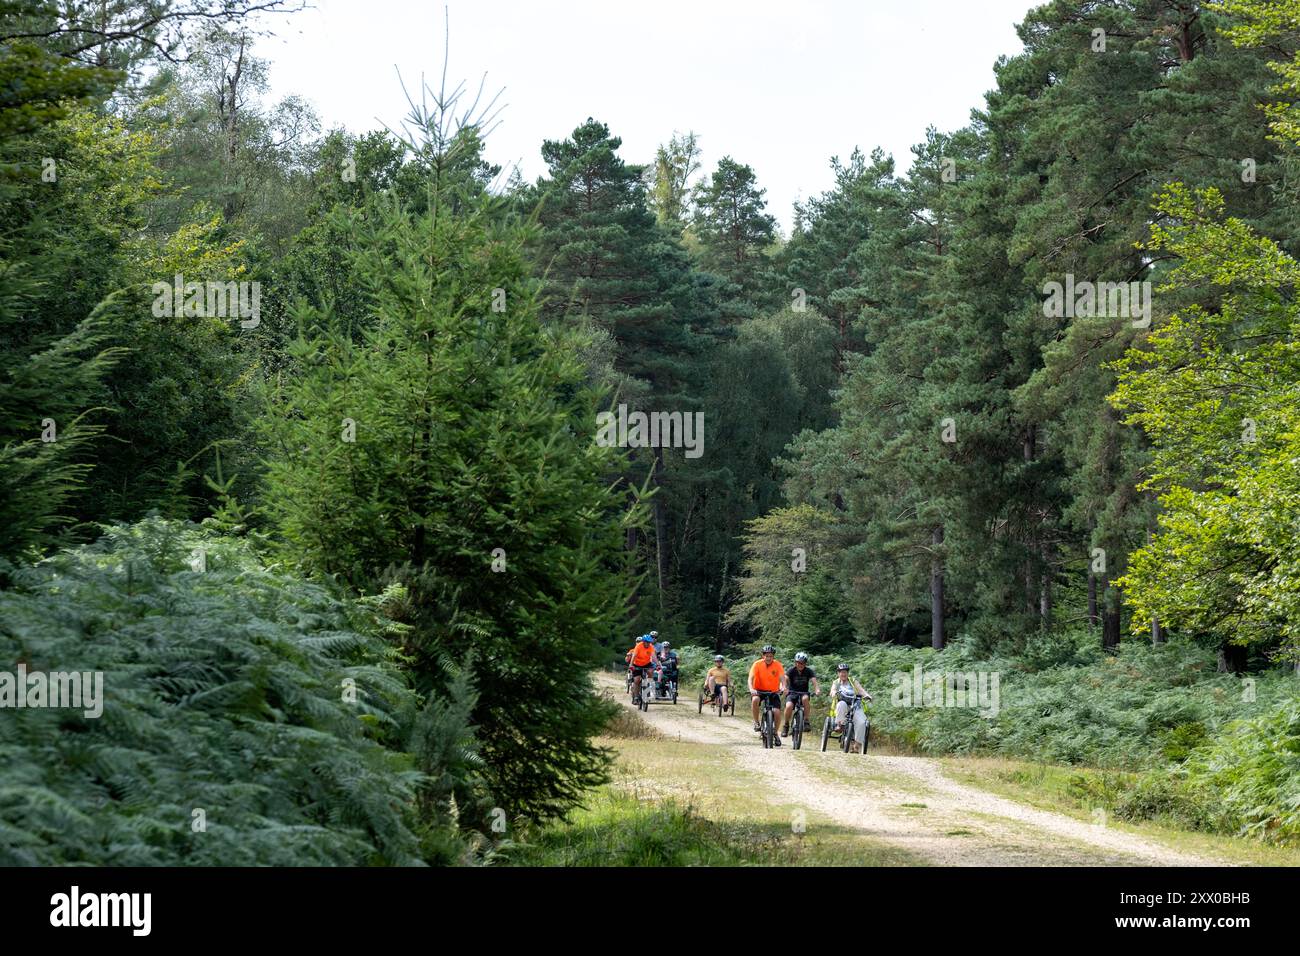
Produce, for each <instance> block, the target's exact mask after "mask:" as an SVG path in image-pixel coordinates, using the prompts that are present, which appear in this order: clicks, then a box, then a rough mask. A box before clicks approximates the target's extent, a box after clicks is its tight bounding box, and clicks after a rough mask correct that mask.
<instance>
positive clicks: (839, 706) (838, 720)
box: [835, 700, 849, 730]
mask: <svg viewBox="0 0 1300 956" xmlns="http://www.w3.org/2000/svg"><path fill="white" fill-rule="evenodd" d="M848 713H849V705H848V704H846V703H844V701H842V700H837V701H836V702H835V729H836V730H839V729H840V728H841V727H843V726H844V718H845V717H846V716H848Z"/></svg>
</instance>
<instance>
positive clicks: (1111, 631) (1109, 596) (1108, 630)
mask: <svg viewBox="0 0 1300 956" xmlns="http://www.w3.org/2000/svg"><path fill="white" fill-rule="evenodd" d="M1122 596H1123V592H1122V590H1121V589H1120V588H1116V587H1109V586H1108V587H1107V588H1106V613H1105V616H1104V617H1103V618H1102V622H1101V646H1102V648H1103V649H1104V650H1108V651H1110V650H1114V649H1115V648H1117V647H1119V626H1120V611H1121V607H1122V602H1121V598H1122Z"/></svg>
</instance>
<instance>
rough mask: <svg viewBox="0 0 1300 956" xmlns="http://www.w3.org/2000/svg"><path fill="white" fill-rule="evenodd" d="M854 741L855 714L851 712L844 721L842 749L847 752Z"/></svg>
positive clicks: (841, 735)
mask: <svg viewBox="0 0 1300 956" xmlns="http://www.w3.org/2000/svg"><path fill="white" fill-rule="evenodd" d="M852 743H853V714H852V713H850V714H849V716H848V718H847V719H846V720H845V721H844V732H843V733H842V734H840V750H842V751H844V752H845V753H848V752H849V746H850V745H851V744H852Z"/></svg>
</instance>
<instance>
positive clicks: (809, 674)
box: [781, 651, 821, 737]
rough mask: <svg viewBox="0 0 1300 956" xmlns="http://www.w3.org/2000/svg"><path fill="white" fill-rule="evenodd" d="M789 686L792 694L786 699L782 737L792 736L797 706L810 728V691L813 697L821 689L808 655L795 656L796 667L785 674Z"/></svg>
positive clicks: (805, 724) (800, 653) (801, 652)
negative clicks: (791, 729)
mask: <svg viewBox="0 0 1300 956" xmlns="http://www.w3.org/2000/svg"><path fill="white" fill-rule="evenodd" d="M785 677H786V682H787V686H788V687H789V689H790V692H789V693H788V694H787V695H786V698H785V719H784V720H783V721H782V724H781V736H782V737H789V736H790V717H791V716H792V715H793V714H794V707H795V704H798V705H799V706H800V707H802V708H803V709H804V710H803V722H804V726H805V727H806V726H808V689H809V688H810V687H811V688H812V694H813V696H814V697H815V696H817V695H818V694H820V693H821V688H820V687H819V686H818V684H817V674H816V673H815V672H814V671H813V669H812V668H811V667H809V666H808V655H807V654H805V653H804V652H803V651H800V652H799V653H798V654H796V655H795V656H794V667H792V668H790V669H789V670H788V671H786V672H785Z"/></svg>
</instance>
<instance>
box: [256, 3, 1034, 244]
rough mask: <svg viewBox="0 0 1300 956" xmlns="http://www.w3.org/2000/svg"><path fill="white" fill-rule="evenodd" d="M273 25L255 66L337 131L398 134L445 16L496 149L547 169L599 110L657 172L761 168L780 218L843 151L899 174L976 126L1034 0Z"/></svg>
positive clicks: (610, 7)
mask: <svg viewBox="0 0 1300 956" xmlns="http://www.w3.org/2000/svg"><path fill="white" fill-rule="evenodd" d="M312 2H313V5H314V9H310V10H306V11H304V12H301V13H298V14H295V15H293V16H292V17H290V18H288V19H287V20H285V21H277V23H278V25H274V26H273V28H274V29H275V30H276V33H277V35H276V36H274V37H271V38H269V39H266V40H263V41H262V42H261V43H260V45H259V52H260V54H261V55H262V56H263V57H265V58H267V59H269V60H270V61H271V64H272V67H271V79H272V92H273V94H274V95H275V96H277V97H278V96H283V95H286V94H289V93H297V94H299V95H302V96H304V97H306V98H307V99H308V100H309V101H310V102H311V103H313V104H314V105H315V107H316V109H317V110H318V111H319V113H320V114H321V117H322V119H323V120H324V123H325V125H326V126H327V127H330V126H337V125H341V126H346V127H347V128H348V129H350V130H352V131H353V132H363V131H365V130H370V129H376V128H381V127H382V125H383V124H384V123H387V124H389V125H391V126H396V125H397V123H398V122H399V121H400V120H401V118H402V117H403V115H405V112H406V102H405V99H404V97H403V95H402V91H401V87H400V86H399V84H398V80H397V73H398V71H399V70H400V71H401V74H402V76H403V77H404V78H405V80H406V81H407V84H408V86H410V87H412V88H415V87H417V86H418V84H419V81H420V77H421V75H422V74H423V75H424V76H425V77H426V79H428V80H429V81H431V82H433V81H436V80H437V78H438V76H439V73H440V71H441V68H442V60H443V17H444V8H445V9H447V10H448V11H449V13H450V22H451V55H450V64H449V69H448V78H449V79H452V78H455V79H462V78H463V79H468V80H471V81H472V82H473V84H474V85H475V86H476V85H477V83H478V81H479V79H480V77H482V75H483V74H484V73H485V72H486V73H487V82H488V87H489V88H490V89H491V90H493V91H495V90H497V89H501V88H503V87H504V90H505V92H504V94H503V96H502V99H501V102H502V103H505V104H506V109H505V111H504V112H503V114H502V117H501V118H502V123H501V125H500V126H499V127H498V128H497V130H496V131H495V132H494V133H493V134H492V136H491V137H490V138H489V141H488V149H487V155H488V158H489V159H491V160H492V161H493V162H496V163H499V164H501V165H503V166H506V167H509V166H511V165H512V164H517V165H518V166H519V167H520V169H521V171H522V173H523V175H524V177H525V178H526V179H528V180H529V181H531V180H533V179H535V178H536V177H537V176H538V175H540V174H541V173H543V172H544V170H545V167H544V164H543V163H542V160H541V155H540V149H541V143H542V140H543V139H560V138H563V137H565V136H567V135H568V134H569V133H570V132H571V131H572V130H573V128H574V127H575V126H577V125H578V124H579V123H581V122H582V121H583V120H585V119H586V118H587V117H588V116H594V117H595V118H596V119H598V120H600V121H602V122H604V123H605V124H607V125H608V126H609V127H610V130H611V132H612V133H614V135H616V136H620V137H622V139H623V148H622V150H621V155H622V156H623V158H624V159H625V160H627V161H629V162H641V163H645V162H649V161H650V160H651V159H652V157H653V156H654V150H655V147H656V146H658V145H659V144H660V143H662V142H665V141H667V139H668V138H669V137H670V136H671V135H672V134H673V132H674V131H675V130H676V131H682V132H684V131H686V130H694V131H695V132H696V133H698V134H699V136H700V141H701V146H702V147H703V156H702V159H703V169H704V170H705V171H707V170H711V169H712V168H713V166H714V165H716V163H717V161H718V159H720V158H721V157H722V156H725V155H730V156H732V157H733V158H734V159H736V160H738V161H740V162H744V163H748V164H749V165H751V166H752V167H754V169H755V171H756V172H757V174H758V179H759V184H760V185H761V186H764V187H766V189H767V199H768V209H769V211H770V212H771V213H772V214H773V215H775V216H776V217H777V219H778V220H779V221H780V222H781V224H782V228H783V229H784V230H786V231H788V229H789V225H790V221H791V205H792V203H793V202H794V201H795V200H796V199H799V198H801V197H807V196H809V195H815V194H816V193H819V192H821V191H822V190H824V189H826V188H828V187H829V186H830V184H831V176H830V172H829V160H830V157H831V156H840V157H841V158H846V157H847V156H848V155H849V153H850V152H851V151H852V149H853V147H854V146H861V147H862V148H863V150H864V151H870V149H871V148H872V147H873V146H881V147H883V148H884V149H885V150H886V151H887V152H890V153H893V155H894V158H895V159H896V160H897V161H898V164H899V166H900V168H903V169H905V168H906V167H907V166H908V165H909V164H910V162H911V153H910V148H911V146H912V144H913V143H916V142H918V141H920V139H921V138H922V136H923V135H924V132H925V128H926V126H927V125H931V124H933V125H934V126H936V127H938V128H939V129H941V130H946V129H954V128H956V127H959V126H962V125H964V124H965V123H966V122H967V121H968V119H969V116H970V111H971V109H972V108H973V107H976V106H979V105H981V104H982V101H983V94H984V92H985V91H986V90H987V89H989V88H990V87H991V86H992V85H993V63H994V61H995V60H996V59H997V57H998V56H1000V55H1002V54H1014V53H1017V52H1019V50H1020V41H1019V39H1018V38H1017V37H1016V34H1015V29H1014V24H1016V23H1017V22H1019V21H1020V20H1022V19H1023V17H1024V14H1025V12H1026V11H1027V10H1028V9H1029V8H1030V7H1031V6H1033V5H1034V4H1033V3H1032V2H1031V0H786V2H765V0H690V2H683V0H655V2H653V3H632V2H626V0H592V2H586V0H574V2H567V0H552V2H538V0H531V2H530V0H312Z"/></svg>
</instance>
